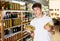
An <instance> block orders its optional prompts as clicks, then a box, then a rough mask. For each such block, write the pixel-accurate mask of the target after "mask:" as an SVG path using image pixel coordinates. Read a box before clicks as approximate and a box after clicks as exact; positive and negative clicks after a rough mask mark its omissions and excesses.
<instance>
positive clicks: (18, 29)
mask: <svg viewBox="0 0 60 41" xmlns="http://www.w3.org/2000/svg"><path fill="white" fill-rule="evenodd" d="M18 31H21V27H14V28H12V32H13V33H16V32H18Z"/></svg>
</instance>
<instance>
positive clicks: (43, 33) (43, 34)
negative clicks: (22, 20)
mask: <svg viewBox="0 0 60 41" xmlns="http://www.w3.org/2000/svg"><path fill="white" fill-rule="evenodd" d="M48 22H49V23H50V24H51V25H53V21H52V19H51V18H50V17H48V16H43V17H41V18H34V19H33V20H32V21H31V22H30V25H32V26H34V28H35V30H34V41H51V34H50V32H48V30H46V29H44V25H46V23H48Z"/></svg>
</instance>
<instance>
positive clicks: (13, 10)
mask: <svg viewBox="0 0 60 41" xmlns="http://www.w3.org/2000/svg"><path fill="white" fill-rule="evenodd" d="M3 11H5V12H31V11H25V10H3Z"/></svg>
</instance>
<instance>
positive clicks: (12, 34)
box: [4, 31, 21, 39]
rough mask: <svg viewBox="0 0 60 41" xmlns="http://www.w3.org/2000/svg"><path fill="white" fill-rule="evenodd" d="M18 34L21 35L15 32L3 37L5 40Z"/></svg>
mask: <svg viewBox="0 0 60 41" xmlns="http://www.w3.org/2000/svg"><path fill="white" fill-rule="evenodd" d="M18 33H21V31H19V32H16V33H11V34H9V35H5V36H4V38H5V39H6V38H9V37H11V36H14V35H16V34H18Z"/></svg>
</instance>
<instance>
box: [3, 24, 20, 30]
mask: <svg viewBox="0 0 60 41" xmlns="http://www.w3.org/2000/svg"><path fill="white" fill-rule="evenodd" d="M19 26H21V25H16V26H12V27H9V28H6V29H4V30H7V29H11V28H15V27H19Z"/></svg>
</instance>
